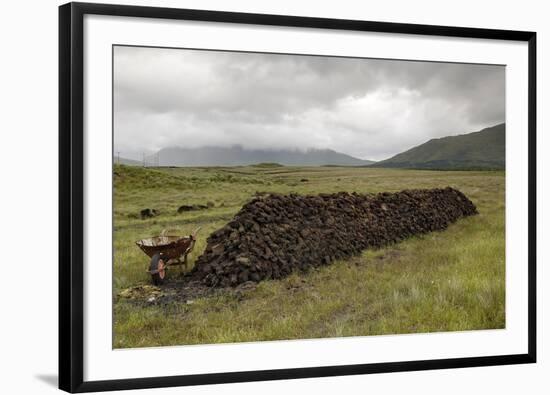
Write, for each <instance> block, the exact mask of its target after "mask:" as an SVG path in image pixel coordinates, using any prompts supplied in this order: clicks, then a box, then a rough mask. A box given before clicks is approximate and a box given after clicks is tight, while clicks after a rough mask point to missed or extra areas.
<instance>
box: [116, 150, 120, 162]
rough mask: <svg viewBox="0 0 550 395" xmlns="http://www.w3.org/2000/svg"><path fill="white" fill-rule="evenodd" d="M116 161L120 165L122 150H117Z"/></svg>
mask: <svg viewBox="0 0 550 395" xmlns="http://www.w3.org/2000/svg"><path fill="white" fill-rule="evenodd" d="M116 163H117V165H120V151H117V152H116Z"/></svg>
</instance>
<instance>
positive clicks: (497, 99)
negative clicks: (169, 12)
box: [114, 47, 505, 159]
mask: <svg viewBox="0 0 550 395" xmlns="http://www.w3.org/2000/svg"><path fill="white" fill-rule="evenodd" d="M114 66H115V67H114V72H115V74H114V83H115V84H114V99H115V114H114V116H115V149H116V150H117V151H121V152H123V153H124V152H128V153H131V152H141V151H154V150H157V149H160V148H163V147H168V146H174V145H178V146H191V147H193V146H195V147H197V146H205V145H216V146H230V145H235V144H240V145H243V146H245V147H249V148H270V147H272V148H302V149H306V148H332V149H334V150H337V151H340V152H344V153H347V154H350V155H354V156H357V157H360V158H372V159H384V158H386V157H388V156H391V155H393V154H395V153H398V152H401V151H403V150H405V149H408V148H410V147H411V146H414V145H418V144H421V143H423V142H425V141H426V140H429V139H430V138H433V137H442V136H446V135H451V134H458V133H466V132H472V131H476V130H479V129H481V128H483V127H486V126H491V125H494V124H497V123H499V122H503V121H504V111H505V108H504V107H505V106H504V103H505V97H504V85H505V84H504V67H502V66H486V65H465V64H448V63H431V62H406V61H390V60H375V59H346V58H333V57H314V56H288V55H270V54H251V53H232V52H215V51H195V50H176V49H152V48H133V47H116V48H115V58H114Z"/></svg>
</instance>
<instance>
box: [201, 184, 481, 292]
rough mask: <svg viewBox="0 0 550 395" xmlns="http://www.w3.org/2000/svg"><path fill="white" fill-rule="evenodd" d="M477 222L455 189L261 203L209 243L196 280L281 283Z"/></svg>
mask: <svg viewBox="0 0 550 395" xmlns="http://www.w3.org/2000/svg"><path fill="white" fill-rule="evenodd" d="M474 214H477V209H476V207H475V206H474V204H473V203H472V202H471V201H470V200H469V199H468V198H467V197H466V196H465V195H464V194H463V193H462V192H460V191H458V190H456V189H453V188H450V187H448V188H445V189H429V190H406V191H402V192H398V193H380V194H376V195H363V194H357V193H351V194H350V193H347V192H340V193H335V194H320V195H318V196H300V195H294V194H291V195H277V194H273V195H267V196H262V197H257V198H255V199H254V200H252V201H250V202H248V203H247V204H245V205H244V206H243V207H242V209H241V211H239V213H237V215H236V216H235V217H234V218H233V220H232V221H231V222H229V223H228V224H227V225H225V226H224V227H223V228H221V229H219V230H217V231H216V232H214V233H212V234H211V235H210V237H209V238H208V240H207V247H206V250H205V251H204V253H203V254H202V255H201V256H200V257H199V258H198V260H197V262H196V264H195V267H194V268H193V272H192V277H194V278H195V279H198V280H200V281H202V282H203V283H204V284H205V285H208V286H221V287H227V286H236V285H239V284H241V283H244V282H247V281H254V282H259V281H261V280H267V279H278V278H282V277H284V276H287V275H288V274H290V273H291V272H292V271H295V270H302V271H304V270H307V269H309V268H311V267H317V266H321V265H328V264H330V263H331V262H332V261H334V260H336V259H341V258H347V257H350V256H353V255H356V254H359V253H360V252H361V251H362V250H365V249H367V248H377V247H382V246H385V245H388V244H391V243H396V242H398V241H400V240H403V239H406V238H407V237H410V236H412V235H417V234H422V233H427V232H431V231H434V230H442V229H445V228H447V226H448V225H449V224H450V223H452V222H454V221H456V220H457V219H459V218H461V217H465V216H470V215H474Z"/></svg>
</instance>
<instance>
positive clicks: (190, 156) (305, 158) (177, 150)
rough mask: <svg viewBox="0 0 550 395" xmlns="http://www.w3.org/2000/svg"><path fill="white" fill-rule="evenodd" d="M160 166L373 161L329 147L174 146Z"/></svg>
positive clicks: (163, 154)
mask: <svg viewBox="0 0 550 395" xmlns="http://www.w3.org/2000/svg"><path fill="white" fill-rule="evenodd" d="M159 163H160V165H161V166H244V165H254V164H259V163H278V164H281V165H287V166H324V165H338V166H365V165H369V164H372V163H374V162H373V161H370V160H362V159H358V158H354V157H353V156H350V155H346V154H342V153H340V152H336V151H333V150H330V149H309V150H305V151H300V150H288V149H280V150H267V149H246V148H243V147H241V146H234V147H229V148H225V147H201V148H183V147H171V148H164V149H162V150H160V151H159Z"/></svg>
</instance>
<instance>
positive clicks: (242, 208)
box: [112, 44, 507, 349]
mask: <svg viewBox="0 0 550 395" xmlns="http://www.w3.org/2000/svg"><path fill="white" fill-rule="evenodd" d="M506 67H507V66H506V65H504V64H479V63H452V62H435V61H428V60H425V61H424V60H422V61H421V60H408V59H382V58H359V57H342V56H332V55H312V54H304V53H263V52H244V51H228V50H216V49H201V48H172V47H147V46H130V45H119V44H116V45H113V46H112V99H113V105H112V141H113V152H112V181H113V184H112V185H113V190H112V208H113V210H112V220H113V222H112V223H113V229H112V232H113V233H112V241H113V251H112V270H113V282H112V301H113V306H112V309H113V310H112V313H113V339H112V342H113V344H112V346H113V348H114V349H129V348H143V347H163V346H180V345H198V344H200V345H206V344H218V343H240V342H262V341H283V340H304V339H321V338H338V337H353V336H380V335H393V336H397V335H404V334H425V333H436V332H460V331H481V330H499V329H506V303H505V301H506V282H505V277H506V276H505V274H506V271H505V268H506V262H505V256H506V254H505V252H506V251H505V250H506V238H505V235H506V233H505V232H506V229H505V222H506V221H505V216H506V201H505V195H506V183H505V179H506V169H505V162H506V157H505V151H506V144H505V143H506V141H505V140H506V139H505V135H506Z"/></svg>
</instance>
